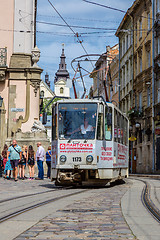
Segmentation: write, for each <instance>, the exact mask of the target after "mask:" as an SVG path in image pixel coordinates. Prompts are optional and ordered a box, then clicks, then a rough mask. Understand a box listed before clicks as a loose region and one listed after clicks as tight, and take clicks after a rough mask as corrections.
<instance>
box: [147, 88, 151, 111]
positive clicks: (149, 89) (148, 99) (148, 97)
mask: <svg viewBox="0 0 160 240" xmlns="http://www.w3.org/2000/svg"><path fill="white" fill-rule="evenodd" d="M150 104H151V88H150V87H148V88H147V107H149V106H150Z"/></svg>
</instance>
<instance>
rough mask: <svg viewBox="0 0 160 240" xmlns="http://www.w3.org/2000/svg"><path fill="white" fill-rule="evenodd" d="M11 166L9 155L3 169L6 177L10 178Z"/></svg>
mask: <svg viewBox="0 0 160 240" xmlns="http://www.w3.org/2000/svg"><path fill="white" fill-rule="evenodd" d="M12 170H13V169H12V166H11V162H10V156H9V157H8V161H7V163H6V165H5V169H4V173H5V176H6V178H7V179H10V177H11V171H12Z"/></svg>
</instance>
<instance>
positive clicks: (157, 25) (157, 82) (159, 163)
mask: <svg viewBox="0 0 160 240" xmlns="http://www.w3.org/2000/svg"><path fill="white" fill-rule="evenodd" d="M154 19H155V22H154V29H155V32H154V36H155V38H154V46H155V51H154V87H155V91H154V93H155V96H154V120H155V122H154V126H155V154H156V161H155V162H156V170H160V1H159V0H155V1H154Z"/></svg>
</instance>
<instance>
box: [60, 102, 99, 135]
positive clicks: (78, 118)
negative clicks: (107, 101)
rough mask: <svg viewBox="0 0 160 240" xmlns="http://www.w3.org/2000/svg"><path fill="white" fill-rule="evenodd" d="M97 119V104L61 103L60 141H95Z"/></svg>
mask: <svg viewBox="0 0 160 240" xmlns="http://www.w3.org/2000/svg"><path fill="white" fill-rule="evenodd" d="M96 118H97V104H96V103H60V104H59V111H58V129H59V139H94V138H95V129H96Z"/></svg>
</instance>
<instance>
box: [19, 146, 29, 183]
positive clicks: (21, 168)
mask: <svg viewBox="0 0 160 240" xmlns="http://www.w3.org/2000/svg"><path fill="white" fill-rule="evenodd" d="M26 147H27V146H25V145H23V146H22V157H21V159H20V161H19V164H18V165H19V178H20V179H22V180H24V168H25V166H26V160H27V153H26Z"/></svg>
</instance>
